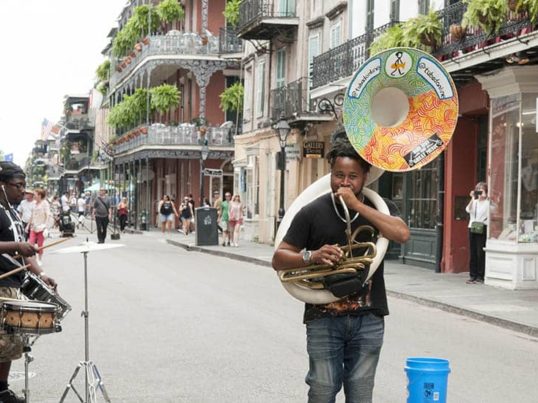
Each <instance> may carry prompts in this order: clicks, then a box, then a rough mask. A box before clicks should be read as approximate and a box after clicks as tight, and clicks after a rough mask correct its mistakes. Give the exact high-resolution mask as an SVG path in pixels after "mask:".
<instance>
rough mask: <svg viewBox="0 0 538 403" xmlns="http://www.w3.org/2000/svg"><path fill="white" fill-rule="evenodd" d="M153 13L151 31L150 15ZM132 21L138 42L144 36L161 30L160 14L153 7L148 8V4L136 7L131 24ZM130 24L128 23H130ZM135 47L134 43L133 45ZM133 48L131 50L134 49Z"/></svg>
mask: <svg viewBox="0 0 538 403" xmlns="http://www.w3.org/2000/svg"><path fill="white" fill-rule="evenodd" d="M150 13H151V29H150V26H149V23H150V21H149V19H150V18H149V15H150ZM131 21H132V24H133V28H134V31H135V32H136V34H137V36H136V38H135V43H136V40H137V39H138V38H140V37H142V36H144V35H148V34H149V33H150V32H154V31H156V30H157V28H159V25H161V19H160V17H159V14H158V13H157V10H156V8H155V7H153V6H148V5H146V4H144V5H141V6H138V7H135V9H134V13H133V15H132V17H131V18H130V19H129V22H131ZM129 22H128V23H129ZM133 46H134V43H133ZM133 46H131V49H132V48H133Z"/></svg>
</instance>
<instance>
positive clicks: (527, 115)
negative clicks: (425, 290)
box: [478, 66, 538, 289]
mask: <svg viewBox="0 0 538 403" xmlns="http://www.w3.org/2000/svg"><path fill="white" fill-rule="evenodd" d="M478 80H479V81H480V82H481V83H482V87H483V89H484V90H486V91H487V92H488V93H489V96H490V99H491V101H490V133H489V142H488V143H489V163H488V167H489V169H488V171H489V177H488V184H489V196H490V200H491V209H490V225H489V228H488V240H487V244H486V280H485V282H486V284H489V285H494V286H499V287H504V288H509V289H538V277H537V271H538V222H537V220H538V131H537V126H536V117H537V103H538V66H523V67H511V68H504V69H502V70H499V71H498V72H497V73H496V74H494V75H488V76H479V77H478Z"/></svg>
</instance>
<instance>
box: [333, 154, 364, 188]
mask: <svg viewBox="0 0 538 403" xmlns="http://www.w3.org/2000/svg"><path fill="white" fill-rule="evenodd" d="M366 177H367V175H366V174H365V173H364V171H363V168H362V166H361V164H360V163H359V161H357V160H354V159H352V158H348V157H338V158H336V160H335V162H334V166H333V167H332V169H331V190H332V191H333V192H336V191H337V190H338V188H340V187H349V188H351V190H352V191H353V193H355V194H356V195H358V194H359V193H360V192H361V190H362V187H363V185H364V182H365V180H366Z"/></svg>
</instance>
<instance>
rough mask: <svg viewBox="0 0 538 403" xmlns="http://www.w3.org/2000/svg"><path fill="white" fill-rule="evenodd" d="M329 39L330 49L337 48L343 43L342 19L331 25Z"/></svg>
mask: <svg viewBox="0 0 538 403" xmlns="http://www.w3.org/2000/svg"><path fill="white" fill-rule="evenodd" d="M329 41H330V43H329V47H330V49H332V48H335V47H337V46H338V45H340V44H341V43H342V23H341V22H340V21H338V22H336V23H335V24H333V25H332V26H331V33H330V38H329Z"/></svg>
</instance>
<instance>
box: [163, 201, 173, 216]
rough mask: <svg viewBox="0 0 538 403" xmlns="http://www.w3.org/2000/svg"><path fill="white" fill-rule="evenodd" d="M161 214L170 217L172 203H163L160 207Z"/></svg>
mask: <svg viewBox="0 0 538 403" xmlns="http://www.w3.org/2000/svg"><path fill="white" fill-rule="evenodd" d="M160 211H161V214H162V215H170V214H172V203H171V202H163V204H162V205H161V210H160Z"/></svg>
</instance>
